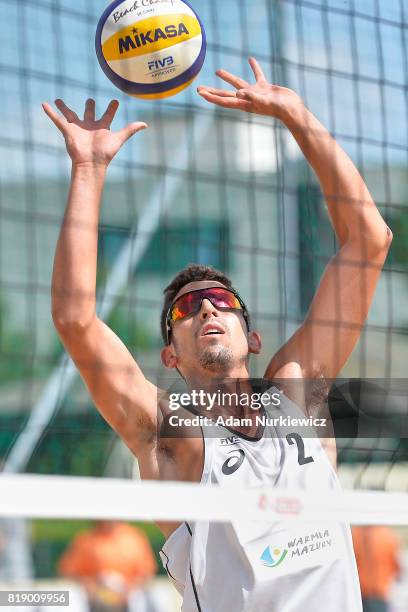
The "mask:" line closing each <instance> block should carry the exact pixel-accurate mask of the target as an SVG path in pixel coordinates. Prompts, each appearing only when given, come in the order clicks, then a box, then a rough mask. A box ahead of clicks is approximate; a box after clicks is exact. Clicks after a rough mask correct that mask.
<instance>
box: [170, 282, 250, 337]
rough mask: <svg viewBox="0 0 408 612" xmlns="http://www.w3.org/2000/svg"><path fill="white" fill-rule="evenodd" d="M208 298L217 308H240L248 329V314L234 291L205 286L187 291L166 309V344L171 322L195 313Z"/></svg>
mask: <svg viewBox="0 0 408 612" xmlns="http://www.w3.org/2000/svg"><path fill="white" fill-rule="evenodd" d="M204 299H206V300H209V301H210V302H211V304H212V305H213V306H214V307H215V308H217V310H241V311H242V314H243V317H244V319H245V323H246V324H247V327H248V329H249V315H248V311H247V309H246V306H245V304H244V302H243V300H242V299H241V297H240V296H239V295H238V293H237V292H236V291H232V289H224V287H207V288H206V289H195V290H194V291H188V292H187V293H184V295H181V296H180V297H179V298H177V300H175V301H174V302H173V303H172V304H171V306H170V308H169V309H168V311H167V316H166V331H167V344H170V336H171V326H172V323H175V322H176V321H180V320H181V319H185V318H186V317H188V316H190V315H191V314H195V313H197V312H198V311H199V310H200V308H201V304H202V302H203V300H204Z"/></svg>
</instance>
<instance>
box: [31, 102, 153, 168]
mask: <svg viewBox="0 0 408 612" xmlns="http://www.w3.org/2000/svg"><path fill="white" fill-rule="evenodd" d="M55 105H56V106H57V108H58V109H59V110H60V112H61V113H62V115H58V114H57V113H56V112H55V110H54V109H53V108H52V106H50V105H49V104H47V103H44V104H43V105H42V106H43V109H44V111H45V113H46V114H47V115H48V117H49V118H50V119H51V121H53V122H54V123H55V125H56V126H57V128H58V129H59V130H60V132H61V133H62V134H63V136H64V138H65V143H66V145H67V151H68V153H69V155H70V157H71V159H72V163H73V164H75V165H81V164H94V165H98V166H99V165H102V166H108V164H109V163H110V162H111V160H112V159H113V157H114V156H115V155H116V153H117V152H118V151H119V149H120V148H121V147H122V145H123V144H124V143H125V142H126V141H127V140H128V139H129V138H131V136H133V135H134V134H136V132H139V131H140V130H143V129H145V128H146V127H147V125H146V123H142V122H136V123H130V124H129V125H127V126H126V127H124V128H123V129H121V130H119V131H118V132H113V131H111V129H110V127H111V125H112V121H113V119H114V118H115V115H116V112H117V110H118V108H119V102H118V101H117V100H112V102H110V104H109V106H108V108H107V109H106V111H105V113H104V114H103V115H102V117H101V118H100V119H96V118H95V100H92V99H89V100H87V102H86V105H85V113H84V118H83V119H80V118H79V117H78V115H77V114H76V113H75V112H74V111H73V110H71V109H70V108H69V107H68V106H67V105H66V104H65V103H64V102H63V101H62V100H55Z"/></svg>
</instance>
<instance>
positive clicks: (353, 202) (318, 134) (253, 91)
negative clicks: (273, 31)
mask: <svg viewBox="0 0 408 612" xmlns="http://www.w3.org/2000/svg"><path fill="white" fill-rule="evenodd" d="M250 64H251V67H252V69H253V72H254V75H255V77H256V83H255V84H254V85H250V84H248V83H247V82H246V81H244V80H243V79H240V78H239V77H236V76H234V75H232V74H230V73H228V72H226V71H224V70H219V71H218V72H217V74H218V75H219V76H220V77H221V78H222V79H224V80H225V81H226V82H227V83H229V84H231V85H232V86H233V87H235V91H231V90H222V89H213V88H209V87H200V88H199V90H198V91H199V93H200V95H201V96H202V97H203V98H205V99H206V100H208V101H209V102H212V103H214V104H217V105H218V106H222V107H225V108H235V109H238V110H243V111H246V112H251V113H258V114H262V115H269V116H272V117H275V118H277V119H280V120H281V121H282V122H283V123H284V124H285V125H286V126H287V127H288V128H289V129H290V131H291V132H292V134H293V136H294V137H295V139H296V141H297V142H298V144H299V146H300V148H301V149H302V151H303V153H304V155H305V157H306V159H307V160H308V162H309V163H310V165H311V166H312V168H313V170H314V171H315V173H316V175H317V177H318V179H319V182H320V185H321V188H322V191H323V193H324V196H325V200H326V203H327V208H328V212H329V215H330V219H331V222H332V224H333V227H334V229H335V232H336V235H337V238H338V243H339V250H338V252H337V253H336V255H335V256H334V257H333V258H332V259H331V260H330V262H329V264H328V266H327V267H326V270H325V272H324V274H323V276H322V279H321V281H320V285H319V287H318V289H317V291H316V295H315V297H314V299H313V302H312V304H311V307H310V309H309V312H308V314H307V316H306V318H305V321H304V323H303V324H302V326H301V327H300V328H299V329H298V330H297V331H296V333H295V334H294V335H293V336H292V337H291V338H290V339H289V341H288V342H287V343H286V344H285V345H284V346H283V347H282V348H281V349H280V350H279V351H278V353H277V354H276V355H275V356H274V357H273V359H272V361H271V363H270V364H269V366H268V368H267V371H266V376H267V377H269V378H270V377H273V376H275V374H276V372H277V371H278V370H279V369H280V368H281V367H283V366H284V365H285V364H286V363H290V362H296V363H299V364H300V366H301V368H302V371H303V374H304V376H305V377H313V376H314V375H315V374H316V372H320V373H323V374H324V375H325V376H327V377H335V376H337V374H338V373H339V371H340V370H341V368H342V367H343V365H344V364H345V362H346V361H347V359H348V357H349V355H350V354H351V352H352V350H353V348H354V346H355V344H356V342H357V340H358V338H359V336H360V333H361V330H362V327H363V325H364V322H365V320H366V318H367V314H368V310H369V307H370V304H371V301H372V298H373V296H374V291H375V288H376V285H377V281H378V278H379V276H380V273H381V269H382V266H383V264H384V262H385V259H386V256H387V253H388V250H389V247H390V244H391V241H392V233H391V231H390V229H389V228H388V227H387V225H386V224H385V222H384V220H383V219H382V217H381V215H380V213H379V211H378V209H377V207H376V206H375V203H374V202H373V199H372V198H371V196H370V193H369V191H368V189H367V187H366V185H365V183H364V181H363V179H362V177H361V176H360V174H359V173H358V171H357V169H356V167H355V166H354V164H353V163H352V161H351V160H350V158H349V157H348V156H347V155H346V153H345V152H344V151H343V150H342V149H341V147H340V146H339V145H338V144H337V143H336V141H335V140H334V139H333V138H332V137H331V136H330V134H329V132H328V131H327V130H326V129H325V128H324V127H323V126H322V125H321V123H320V122H319V121H318V120H317V119H316V118H315V117H314V116H313V115H312V113H311V112H310V111H309V110H308V109H307V108H306V107H305V105H304V104H303V102H302V100H301V98H300V97H299V96H298V95H297V94H296V93H295V92H293V91H292V90H290V89H287V88H285V87H279V86H276V85H271V84H270V83H268V82H267V80H266V79H265V76H264V74H263V72H262V70H261V68H260V66H259V65H258V63H257V62H256V61H255V60H253V59H251V60H250Z"/></svg>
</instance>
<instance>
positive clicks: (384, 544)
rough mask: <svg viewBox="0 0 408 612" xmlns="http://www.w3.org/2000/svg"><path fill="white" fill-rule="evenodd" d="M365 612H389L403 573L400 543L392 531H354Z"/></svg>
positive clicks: (359, 529)
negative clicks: (396, 586)
mask: <svg viewBox="0 0 408 612" xmlns="http://www.w3.org/2000/svg"><path fill="white" fill-rule="evenodd" d="M352 534H353V543H354V552H355V555H356V561H357V567H358V573H359V577H360V586H361V595H362V598H363V610H364V612H388V610H389V605H388V600H389V595H390V590H391V587H392V585H393V583H394V581H395V580H396V579H397V578H398V577H399V575H400V573H401V566H400V562H399V555H400V541H399V539H398V537H397V536H396V535H395V533H394V532H393V531H392V530H391V529H389V528H388V527H380V526H364V527H353V529H352Z"/></svg>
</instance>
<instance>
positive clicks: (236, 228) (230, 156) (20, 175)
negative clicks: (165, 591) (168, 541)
mask: <svg viewBox="0 0 408 612" xmlns="http://www.w3.org/2000/svg"><path fill="white" fill-rule="evenodd" d="M106 4H107V3H106V2H105V1H104V0H92V1H90V0H77V1H76V2H75V3H74V4H73V3H72V2H68V1H66V0H58V1H56V2H51V1H49V0H36V1H35V2H34V1H33V0H11V1H10V0H8V2H7V3H6V2H5V1H4V0H0V5H4V7H3V8H4V10H7V14H8V15H9V18H8V19H7V20H3V21H2V23H1V24H0V29H1V39H2V41H3V47H4V53H3V55H2V58H1V61H0V75H1V79H0V92H1V97H2V111H1V115H0V125H1V127H2V129H1V130H0V161H1V163H0V464H1V466H2V469H3V471H4V474H2V475H1V476H0V499H1V503H0V516H2V517H5V518H6V517H9V518H10V517H15V518H17V517H18V518H30V519H35V521H38V518H39V517H41V516H43V518H47V519H50V518H52V517H54V518H55V519H57V518H61V519H62V518H66V519H68V518H71V519H76V520H79V519H91V518H93V519H96V518H111V519H113V518H115V517H116V518H123V519H126V520H143V521H153V520H158V519H160V516H159V515H158V512H161V511H162V509H163V504H162V503H161V502H160V500H161V499H162V496H167V497H168V500H169V503H168V505H166V509H167V510H168V514H166V516H164V515H163V516H161V518H162V520H165V519H170V518H171V517H173V518H175V519H176V518H177V520H185V519H186V518H191V519H193V520H199V518H200V517H201V518H205V517H206V518H207V519H213V520H223V518H225V517H226V516H229V517H231V518H232V517H235V518H236V519H239V518H240V517H242V516H243V515H244V514H245V515H246V516H247V517H248V516H249V517H253V518H254V519H255V520H258V518H257V517H258V516H259V517H260V516H261V515H262V516H263V514H262V512H264V513H265V516H267V517H268V519H269V518H271V520H272V519H273V517H276V512H277V509H278V510H279V512H280V513H281V514H282V513H283V514H282V515H283V516H284V515H285V512H286V514H287V515H293V516H295V517H296V515H298V518H299V517H302V515H303V514H302V513H306V514H307V512H312V511H313V512H316V513H318V512H320V511H322V508H325V510H326V511H327V513H328V514H330V513H331V512H332V513H333V516H336V518H337V519H339V520H347V521H350V522H352V523H361V524H373V523H375V522H376V523H380V524H390V523H391V524H394V525H406V518H405V516H406V514H404V512H405V513H406V497H405V495H406V494H407V491H408V481H407V473H408V469H407V467H408V443H407V436H406V433H404V432H405V431H406V430H404V427H403V419H404V415H405V414H406V407H405V405H406V403H407V402H406V396H404V395H402V400H400V401H399V402H394V401H392V402H386V406H387V409H388V408H389V411H390V412H389V414H388V415H387V432H388V433H387V435H383V434H382V433H381V432H380V433H375V434H373V433H372V431H371V430H370V431H371V435H369V434H370V431H369V433H367V432H366V433H365V435H360V436H359V435H349V433H348V432H349V430H348V429H345V430H343V429H342V428H341V427H340V428H339V430H338V432H337V434H336V438H337V451H338V462H339V477H340V480H341V482H342V483H343V485H344V488H345V490H346V493H345V496H344V497H343V498H342V499H340V498H339V497H336V496H334V497H330V496H329V497H328V498H327V500H326V501H325V502H324V501H322V503H321V504H319V507H317V504H316V501H317V500H316V499H315V496H314V495H313V494H309V495H308V494H306V496H305V497H304V498H303V496H304V495H305V493H304V492H303V493H302V492H300V491H294V492H292V493H291V494H290V495H289V494H288V493H283V492H276V493H275V492H273V491H267V492H260V491H253V492H251V493H248V496H247V499H246V501H243V499H242V498H241V497H239V499H238V493H236V494H235V493H230V492H228V493H227V492H224V491H217V490H215V488H211V489H210V490H207V488H204V490H203V491H201V492H200V489H199V487H198V485H193V484H187V483H182V484H177V485H176V484H173V483H167V484H163V483H156V484H152V483H139V482H134V480H131V479H132V478H133V479H138V466H137V462H136V461H135V459H134V457H133V456H132V455H131V453H130V451H128V450H127V449H126V448H125V447H124V445H123V444H122V443H121V442H120V441H119V440H118V439H117V436H116V435H115V434H114V433H113V432H112V431H111V430H110V429H109V427H108V425H107V424H106V423H105V422H104V421H103V419H102V418H101V417H100V416H99V415H98V413H97V411H96V409H95V406H94V405H93V403H92V401H91V398H90V397H89V394H88V392H87V390H86V388H85V386H84V384H83V382H82V380H81V379H80V378H79V376H78V372H77V371H76V369H75V367H74V365H73V364H72V362H71V361H70V360H69V358H68V357H67V355H66V354H65V353H64V350H63V347H62V345H61V343H60V342H59V340H58V337H57V334H56V332H55V329H54V327H53V324H52V320H51V304H50V289H51V287H50V284H51V275H52V261H53V255H54V251H55V245H56V240H57V237H58V234H59V231H60V228H61V223H62V219H63V214H64V207H65V202H66V197H67V191H68V178H69V165H68V160H67V155H66V152H65V147H64V144H63V141H62V138H61V136H60V135H59V134H58V133H57V131H56V130H55V129H54V127H53V126H52V125H51V124H50V123H49V121H48V119H47V118H46V117H45V116H44V115H43V113H42V110H41V107H40V104H41V102H43V101H45V100H48V101H53V100H54V99H55V98H57V97H58V98H63V99H64V100H65V101H66V102H67V104H69V105H70V106H71V107H73V108H74V109H75V110H76V111H77V112H78V113H80V112H82V110H83V106H84V102H85V100H86V99H87V98H88V97H94V98H95V99H96V100H97V106H98V110H100V111H101V112H102V111H103V110H104V108H105V107H106V105H107V103H108V101H109V100H110V99H111V98H113V97H115V98H118V99H119V100H120V103H121V106H120V109H119V112H118V115H117V118H116V120H115V124H114V128H115V127H117V128H119V127H121V126H122V125H124V124H125V123H128V122H130V121H134V120H143V121H146V122H147V123H149V126H150V128H149V130H148V131H146V132H145V133H143V134H142V135H140V138H139V135H138V136H137V137H135V138H134V139H132V140H131V141H129V142H128V143H127V144H126V146H125V147H124V148H123V150H122V151H121V152H120V153H119V155H118V156H117V157H116V158H115V160H114V161H113V163H112V165H111V166H110V168H109V174H108V179H107V184H106V188H105V194H104V203H103V207H102V213H101V223H100V231H99V243H98V253H99V256H98V279H97V281H98V315H99V316H100V317H101V318H102V319H104V320H105V321H106V322H107V323H108V325H109V326H110V327H111V328H112V329H113V330H114V331H115V332H116V333H117V334H118V335H119V337H120V338H121V339H122V340H123V342H124V343H125V344H126V346H127V347H128V348H129V350H130V351H131V352H132V354H133V355H134V357H135V359H136V360H137V362H138V363H139V364H140V365H141V367H142V370H143V372H144V374H145V375H146V377H147V378H148V379H149V380H151V381H152V382H153V383H155V384H157V385H158V386H162V387H165V386H166V376H167V374H166V372H165V370H164V368H163V367H162V366H161V365H160V364H159V350H160V348H161V346H162V342H161V338H160V325H159V320H160V312H161V308H162V291H163V287H165V286H166V285H167V284H168V282H169V280H170V279H171V278H172V276H173V275H174V274H175V273H176V272H177V271H179V270H180V269H181V268H183V267H184V266H185V265H187V264H188V263H190V262H198V263H203V264H208V265H212V266H215V267H216V268H219V269H221V270H222V271H224V272H225V273H227V274H228V275H229V276H230V277H231V279H232V281H233V284H234V285H235V286H236V287H237V288H238V289H239V291H240V294H241V295H242V296H243V298H244V299H245V302H246V304H247V306H248V309H249V311H250V313H251V319H252V324H253V327H254V328H256V329H259V330H260V331H261V333H262V336H263V344H264V347H265V348H264V351H263V354H261V355H260V356H259V357H258V358H254V359H253V360H252V364H251V372H252V375H253V376H254V377H261V376H262V375H263V372H264V371H265V367H266V364H267V361H268V360H269V359H270V357H271V356H272V355H273V354H274V353H275V352H276V351H277V349H278V348H279V347H280V346H282V344H283V343H284V342H285V341H286V340H287V339H288V338H289V337H290V335H291V334H292V333H293V332H294V330H295V329H296V328H297V327H298V326H299V324H300V323H301V322H302V321H303V319H304V316H305V314H306V312H307V310H308V308H309V306H310V302H311V299H312V297H313V295H314V293H315V290H316V288H317V286H318V283H319V279H320V278H321V274H322V272H323V270H324V268H325V266H326V264H327V262H328V261H329V259H330V257H332V255H333V254H334V252H335V250H336V240H335V236H334V233H333V230H332V227H331V225H330V222H329V219H328V215H327V211H326V210H325V206H324V201H323V197H322V194H321V191H320V188H319V186H318V184H317V181H316V177H315V176H314V174H313V172H312V171H311V169H310V167H309V166H308V165H307V164H306V162H305V160H304V159H303V156H302V155H301V153H300V150H299V149H298V147H297V145H296V143H295V141H294V140H293V138H292V137H291V136H290V135H289V133H288V131H287V130H286V128H285V127H284V126H283V125H281V124H280V123H278V122H275V121H271V120H267V119H266V118H263V117H259V116H255V115H253V116H252V115H251V116H247V115H244V114H239V113H234V112H232V111H222V110H219V109H218V110H216V111H214V109H212V108H209V106H208V105H206V104H205V103H204V102H203V101H202V100H201V99H200V98H199V97H198V96H197V95H196V94H195V87H194V86H192V87H190V88H189V89H187V90H186V91H184V92H182V93H181V94H179V95H178V96H177V97H175V98H170V99H168V100H165V101H157V102H154V103H153V102H146V101H138V100H135V99H132V98H130V97H126V96H124V95H122V94H121V93H120V92H119V91H117V90H115V89H114V88H113V86H112V85H111V84H110V83H109V82H108V80H107V79H106V77H105V76H104V74H103V73H102V71H101V70H100V68H99V66H98V63H97V60H96V56H95V52H94V35H95V29H96V24H97V22H98V19H99V17H100V15H101V14H102V12H103V10H104V9H105V7H106ZM192 4H194V8H195V10H196V11H197V13H198V14H199V15H200V18H201V19H202V21H203V24H204V26H205V28H206V33H207V38H208V54H207V59H206V62H205V65H204V68H203V71H202V73H201V74H200V75H199V77H198V79H197V81H196V83H197V84H208V85H210V86H215V87H217V86H220V83H219V80H218V79H217V78H216V77H215V76H214V72H215V70H216V69H218V68H220V67H223V68H226V69H227V70H229V71H230V72H232V73H235V74H238V75H240V76H242V77H244V78H246V79H248V80H250V79H251V78H252V76H251V74H250V70H249V67H248V63H247V59H248V57H249V56H255V57H256V58H257V59H258V60H259V62H260V63H261V65H262V66H263V68H264V71H265V73H266V75H267V76H268V77H270V78H271V80H272V81H273V82H275V83H279V84H282V85H286V86H289V87H292V88H293V89H295V90H296V91H297V92H298V93H299V94H300V95H301V96H302V97H303V99H304V100H305V102H306V104H307V106H308V107H309V108H310V109H311V110H312V111H313V113H314V114H315V115H316V116H317V117H318V118H319V119H321V121H322V122H323V123H324V124H325V125H326V126H327V128H328V129H329V130H330V132H331V133H332V134H333V135H334V136H335V138H336V140H337V141H338V142H339V143H340V144H341V145H342V146H343V148H344V149H345V150H346V151H347V153H348V154H349V155H350V156H351V157H352V159H353V161H354V162H355V163H356V165H357V166H358V168H359V169H360V171H361V173H362V175H363V177H364V179H365V181H366V183H367V185H368V187H369V190H370V193H371V194H372V196H373V198H374V200H375V202H376V204H377V205H378V208H379V210H380V212H381V214H382V216H383V217H384V219H385V220H386V222H387V223H388V225H389V226H390V227H391V229H392V231H393V234H394V242H393V245H392V248H391V251H390V253H389V256H388V258H387V261H386V263H385V266H384V270H383V272H382V275H381V280H380V283H379V287H378V290H377V293H376V296H375V299H374V302H373V305H372V307H371V310H370V314H369V317H368V320H367V323H366V325H365V327H364V330H363V332H362V335H361V338H360V341H359V343H358V345H357V347H356V349H355V350H354V352H353V354H352V356H351V357H350V359H349V361H348V363H347V365H346V366H345V368H344V372H343V373H342V374H344V376H345V377H348V380H355V381H363V382H364V381H366V382H368V383H370V384H371V383H372V384H374V385H376V384H378V386H379V387H380V388H385V389H388V388H389V386H390V385H391V386H392V385H393V381H394V380H396V381H398V380H403V381H404V380H406V377H407V373H406V351H407V330H408V326H407V318H406V303H407V297H408V282H407V280H408V274H407V273H408V268H407V262H408V226H407V223H406V213H407V205H408V193H407V188H406V185H407V180H406V179H407V170H406V162H407V159H408V128H407V116H408V113H407V96H406V90H407V86H408V59H407V49H408V42H407V27H408V26H407V23H408V16H407V15H408V11H407V9H406V7H405V6H404V3H403V2H402V1H400V0H389V1H388V2H386V3H385V2H382V3H381V2H368V1H366V0H355V1H354V2H349V3H348V4H347V5H345V4H344V3H343V2H338V1H337V0H274V1H266V0H251V2H249V1H248V2H247V1H243V0H228V1H225V2H222V3H220V2H217V1H216V0H192ZM73 41H75V43H74V42H73ZM340 314H341V313H340ZM352 395H353V393H352ZM378 397H381V393H380V395H379V396H377V399H378ZM404 402H405V403H404ZM334 403H335V402H334ZM388 425H390V427H388ZM53 478H56V480H54V479H53ZM73 478H74V480H73ZM75 478H77V479H78V480H75ZM89 479H90V480H89ZM93 479H97V480H93ZM109 479H117V480H114V481H113V482H112V481H111V480H109ZM123 479H129V480H128V482H124V481H123ZM171 487H174V488H171ZM57 491H58V494H56V492H57ZM86 491H88V492H89V491H92V495H90V494H87V493H86ZM28 492H30V495H28ZM54 493H55V494H54ZM262 495H266V496H267V500H270V503H269V501H268V504H267V506H266V507H265V508H263V509H262V508H260V507H259V503H260V502H259V496H261V499H263V498H262ZM104 497H105V498H106V499H105V501H104V502H102V499H103V498H104ZM286 498H287V500H289V501H287V505H286V506H285V503H286V502H284V501H282V499H283V500H285V499H286ZM107 500H109V503H108V502H107ZM279 500H281V501H279ZM291 500H292V501H291ZM296 500H297V501H296ZM196 502H199V503H196ZM246 504H248V505H246ZM276 504H277V505H276ZM261 505H262V504H261ZM125 506H126V507H125ZM294 510H296V511H294ZM163 511H164V510H163ZM279 512H278V514H279ZM184 515H185V516H184ZM38 524H39V523H35V522H34V525H37V527H35V530H36V533H37V541H36V542H35V544H34V547H35V546H37V549H38V550H39V548H40V546H39V543H40V544H41V546H43V547H44V549H45V548H46V546H45V542H46V540H47V539H48V540H49V541H51V540H53V538H54V539H55V541H54V543H55V547H54V549H53V550H52V552H49V553H47V554H48V557H47V554H45V555H44V557H43V559H45V560H47V559H52V561H50V562H47V561H44V562H43V567H44V568H48V569H46V570H44V571H50V572H51V571H55V559H56V557H57V552H60V549H58V545H57V540H58V542H59V543H61V542H64V543H65V544H66V543H67V541H68V538H67V537H65V536H62V535H60V534H58V537H56V536H55V532H52V529H51V530H48V531H47V529H48V527H47V528H44V527H41V528H40V527H38ZM39 533H41V534H42V535H41V536H39V535H38V534H39ZM64 533H66V532H64ZM70 533H71V535H72V531H70ZM154 537H156V538H157V533H156V535H155V536H154ZM58 538H60V539H58ZM64 538H65V539H64ZM60 548H61V547H60ZM36 555H37V557H36V559H38V557H41V555H40V553H36ZM21 559H22V557H20V562H21V563H22V565H24V563H23V561H21ZM38 566H41V562H39V563H38ZM36 571H37V573H38V572H41V570H39V569H38V568H37V570H36Z"/></svg>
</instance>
